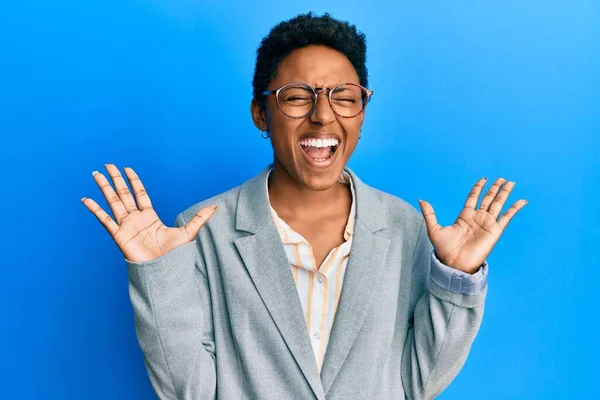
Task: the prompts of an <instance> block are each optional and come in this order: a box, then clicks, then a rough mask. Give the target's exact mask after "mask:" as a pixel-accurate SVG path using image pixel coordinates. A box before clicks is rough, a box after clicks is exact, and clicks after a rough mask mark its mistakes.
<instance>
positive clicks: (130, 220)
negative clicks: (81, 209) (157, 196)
mask: <svg viewBox="0 0 600 400" xmlns="http://www.w3.org/2000/svg"><path fill="white" fill-rule="evenodd" d="M106 170H107V171H108V174H109V175H110V177H111V179H112V182H113V184H114V185H115V189H113V188H112V186H111V185H110V183H109V182H108V179H106V177H105V176H104V175H103V174H101V173H99V172H97V171H94V172H93V176H94V180H95V181H96V183H97V184H98V186H99V187H100V190H101V191H102V194H103V195H104V197H105V198H106V201H107V202H108V205H109V207H110V209H111V211H112V214H113V215H114V217H115V220H113V219H112V218H111V217H110V215H108V213H106V212H105V211H104V210H103V209H102V208H101V207H100V206H99V205H98V203H96V202H95V201H94V200H92V199H89V198H86V197H84V198H82V199H81V201H82V203H83V204H84V205H85V206H86V207H87V208H88V210H90V211H91V212H92V214H94V215H95V216H96V218H98V220H99V221H100V223H101V224H102V225H103V226H104V228H106V230H107V231H108V233H109V234H110V236H111V237H112V238H113V240H114V241H115V243H116V244H117V246H118V247H119V249H120V250H121V252H122V253H123V256H124V257H125V258H126V259H127V260H129V261H133V262H144V261H150V260H154V259H156V258H159V257H162V256H164V255H165V254H167V253H168V252H170V251H171V250H173V249H175V248H176V247H178V246H180V245H182V244H185V243H188V242H191V241H192V240H194V239H195V237H196V235H197V234H198V231H199V230H200V228H202V226H203V225H204V224H205V223H206V222H207V221H208V219H209V218H210V217H212V215H213V214H214V213H215V211H216V210H217V208H216V207H214V206H213V207H205V208H203V209H201V210H200V211H198V212H197V213H196V215H194V217H193V218H192V219H191V220H190V222H188V223H187V224H186V225H185V226H182V227H180V228H169V227H166V226H165V225H164V224H163V223H162V222H161V220H160V219H159V218H158V215H156V212H155V211H154V209H153V208H152V204H151V202H150V197H148V193H147V192H146V190H145V189H144V185H142V181H141V180H140V178H139V177H138V176H137V174H136V173H135V172H134V171H133V169H131V168H128V167H125V169H124V171H125V175H126V176H127V179H128V180H129V183H130V185H131V188H132V189H133V193H134V195H135V199H134V196H132V195H131V192H130V191H129V189H128V187H127V184H126V183H125V179H123V177H122V176H121V173H120V172H119V169H118V168H117V167H116V166H115V165H113V164H106ZM115 190H116V192H115ZM136 203H137V204H136Z"/></svg>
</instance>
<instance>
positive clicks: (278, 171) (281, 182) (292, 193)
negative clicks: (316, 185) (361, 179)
mask: <svg viewBox="0 0 600 400" xmlns="http://www.w3.org/2000/svg"><path fill="white" fill-rule="evenodd" d="M348 194H349V189H348V187H347V186H346V185H344V184H343V183H341V182H337V183H336V184H335V185H333V186H332V187H330V188H329V189H325V190H318V191H317V190H311V189H310V188H308V187H306V186H304V185H302V184H301V183H300V182H298V181H297V180H296V179H294V178H293V177H292V176H291V175H290V174H289V173H288V172H287V170H286V169H285V168H284V167H283V165H281V163H279V162H278V161H277V160H276V161H275V164H274V168H273V171H271V175H270V176H269V200H270V202H271V206H272V207H273V208H274V209H275V211H276V212H277V214H278V215H279V216H280V217H282V216H283V215H288V216H299V215H300V216H301V215H306V214H308V215H311V216H317V215H322V214H327V213H330V212H332V211H335V210H339V202H340V200H341V201H347V199H346V197H348Z"/></svg>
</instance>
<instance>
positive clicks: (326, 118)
mask: <svg viewBox="0 0 600 400" xmlns="http://www.w3.org/2000/svg"><path fill="white" fill-rule="evenodd" d="M319 96H322V97H319ZM328 96H329V92H328V91H327V90H318V91H317V105H315V109H314V110H313V112H312V113H311V114H310V121H311V122H313V123H318V124H321V125H328V124H330V123H332V122H333V121H335V113H334V112H333V109H332V108H331V104H329V97H328Z"/></svg>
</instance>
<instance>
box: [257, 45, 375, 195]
mask: <svg viewBox="0 0 600 400" xmlns="http://www.w3.org/2000/svg"><path fill="white" fill-rule="evenodd" d="M291 82H304V83H308V84H310V85H312V86H313V87H327V88H332V87H333V86H335V85H337V84H339V83H344V82H351V83H356V84H358V83H359V80H358V74H357V73H356V70H355V69H354V67H353V66H352V63H350V61H349V60H348V58H347V57H346V56H345V55H344V54H342V53H340V52H338V51H337V50H334V49H331V48H329V47H325V46H307V47H304V48H301V49H296V50H294V51H293V52H291V53H290V54H289V55H288V56H287V57H285V58H284V59H283V60H282V62H281V63H280V65H279V68H278V71H277V76H276V77H275V78H274V79H273V80H272V81H271V82H270V84H269V86H268V87H267V90H274V89H277V88H279V87H281V86H283V85H285V84H288V83H291ZM318 93H319V95H318V101H317V105H316V107H315V109H314V110H313V112H312V114H309V115H308V116H306V117H304V118H299V119H294V118H290V117H288V116H286V115H285V114H283V113H282V112H281V111H280V110H279V107H278V106H277V99H276V98H275V96H267V98H266V108H265V110H263V109H262V108H261V107H260V105H259V104H258V103H257V102H256V101H254V100H253V102H252V106H251V112H252V117H253V120H254V123H255V125H256V126H257V128H259V129H261V130H266V129H267V128H268V130H269V133H270V135H271V144H272V146H273V151H274V153H275V168H280V169H282V170H283V172H285V173H287V174H289V175H290V176H291V177H292V178H293V179H295V180H296V181H297V182H299V183H300V184H302V185H304V186H306V187H308V188H310V189H312V190H326V189H328V188H330V187H332V186H334V185H335V184H336V182H337V180H338V179H339V177H340V174H341V173H342V171H343V169H344V167H345V166H346V164H347V162H348V159H349V158H350V156H351V155H352V153H353V152H354V149H355V148H356V144H357V142H358V137H359V133H360V129H361V127H362V124H363V120H364V114H365V111H366V108H365V109H363V111H362V112H361V113H360V114H358V115H357V116H356V117H353V118H343V117H340V116H338V115H336V114H335V113H334V112H333V110H332V109H331V106H330V105H329V102H328V100H327V95H326V93H325V92H324V91H319V92H318ZM315 139H327V140H328V141H326V142H321V144H319V145H320V146H322V145H324V144H335V140H337V145H336V146H331V147H325V148H320V147H317V146H316V144H317V142H315V141H314V140H315Z"/></svg>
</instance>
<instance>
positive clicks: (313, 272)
mask: <svg viewBox="0 0 600 400" xmlns="http://www.w3.org/2000/svg"><path fill="white" fill-rule="evenodd" d="M271 172H272V169H271V171H269V173H268V174H267V185H268V181H269V175H270V174H271ZM339 181H340V182H342V183H344V184H346V185H349V186H350V189H351V192H352V206H351V208H350V215H349V216H348V222H347V224H346V229H345V231H344V240H345V242H344V243H342V244H341V245H339V246H338V247H335V248H333V249H331V251H330V252H329V254H328V255H327V257H326V258H325V260H323V263H322V264H321V265H320V266H317V265H316V261H315V257H314V256H313V252H312V247H311V246H310V243H308V241H307V240H306V239H304V237H302V235H300V234H299V233H297V232H295V231H294V230H293V229H292V228H291V227H290V226H289V225H288V224H286V223H285V221H284V220H282V219H281V218H279V216H278V215H277V212H276V211H275V210H274V209H273V207H271V212H272V214H273V219H274V220H275V225H276V226H277V231H278V232H279V235H280V236H281V240H282V242H283V246H284V249H285V253H286V255H287V258H288V261H289V263H290V266H291V269H292V275H293V276H294V281H295V282H296V289H297V290H298V296H299V297H300V303H301V304H302V311H303V312H304V318H305V320H306V327H307V328H308V334H309V335H310V339H311V344H312V347H313V351H314V353H315V359H316V362H317V366H318V368H319V372H320V371H321V366H322V365H323V358H324V356H325V351H326V349H327V344H328V343H329V334H330V332H331V327H332V326H333V320H334V317H335V313H336V311H337V307H338V303H339V300H340V295H341V293H342V284H343V282H344V274H345V272H346V265H347V264H348V256H349V255H350V248H351V246H352V235H353V233H354V216H355V214H356V205H355V194H354V186H353V185H352V179H351V178H350V175H349V174H348V173H347V172H345V171H344V172H343V173H342V175H341V176H340V179H339ZM267 187H268V186H267ZM268 193H269V191H268V188H267V197H268Z"/></svg>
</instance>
